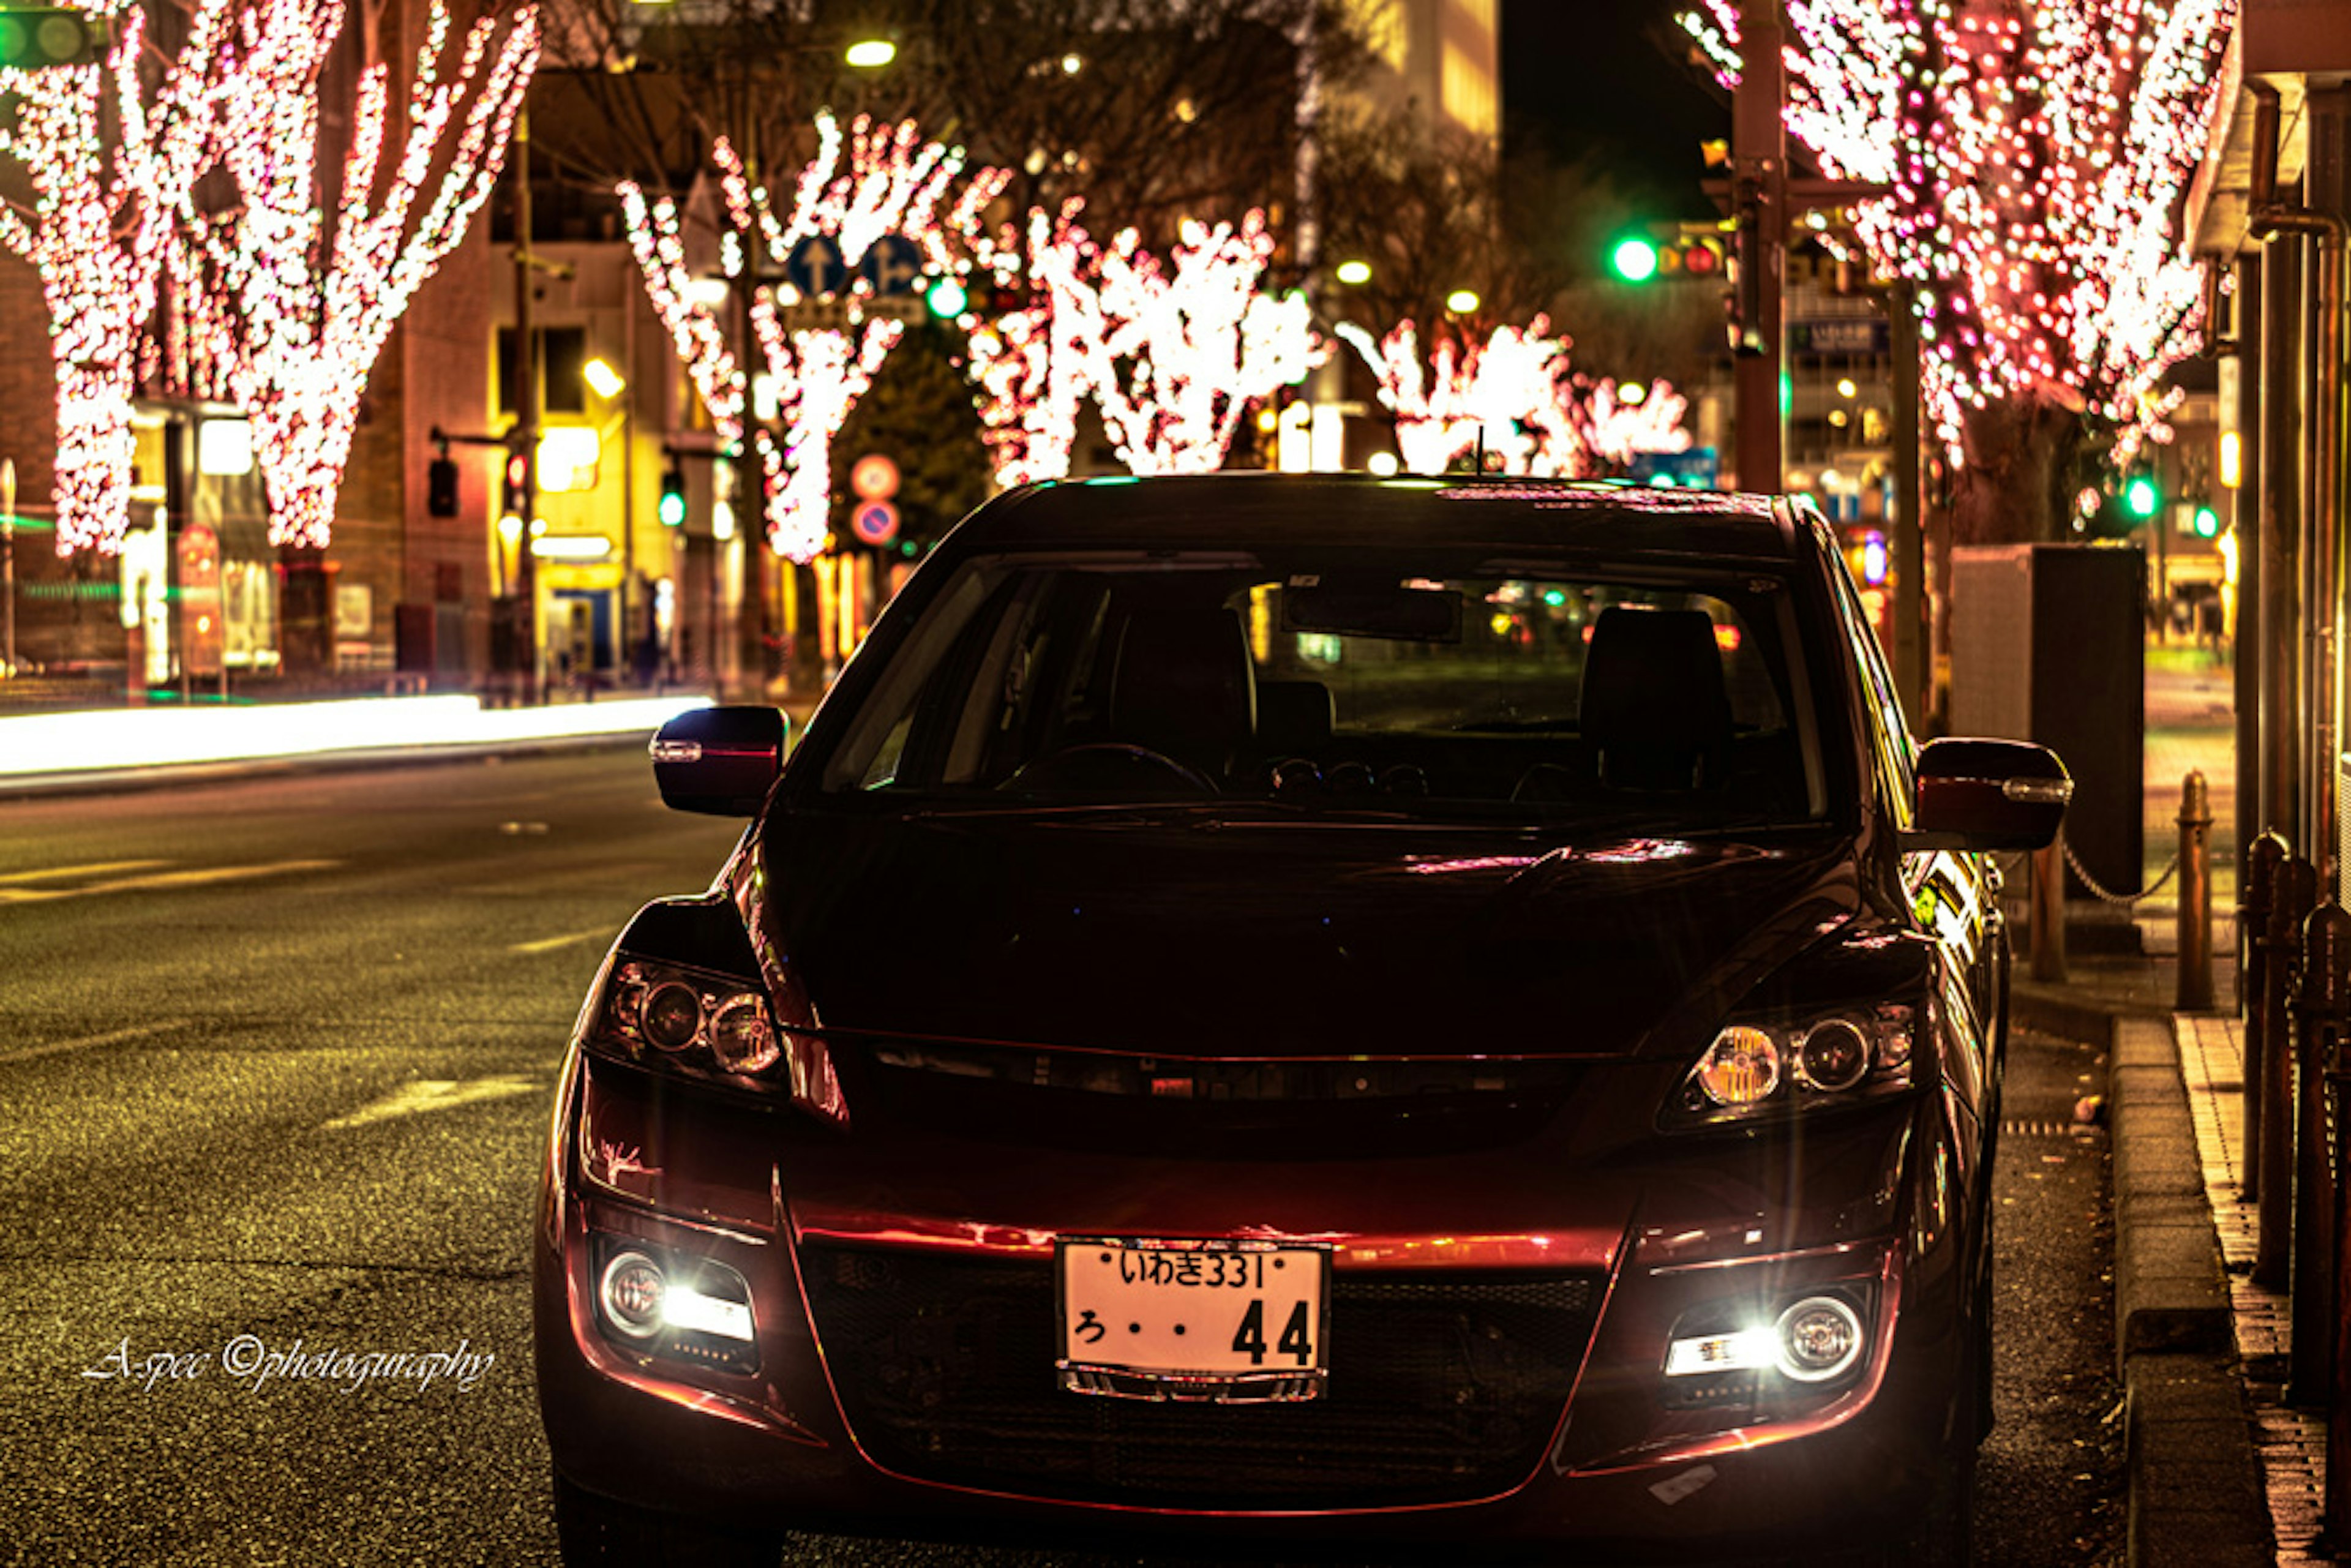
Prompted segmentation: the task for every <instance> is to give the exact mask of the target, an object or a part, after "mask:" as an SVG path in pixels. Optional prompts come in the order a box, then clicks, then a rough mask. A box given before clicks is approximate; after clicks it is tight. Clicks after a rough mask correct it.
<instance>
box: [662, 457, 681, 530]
mask: <svg viewBox="0 0 2351 1568" xmlns="http://www.w3.org/2000/svg"><path fill="white" fill-rule="evenodd" d="M658 509H659V512H660V516H661V520H662V527H664V528H684V527H685V475H684V473H683V472H681V471H680V470H678V469H676V468H674V467H673V468H667V469H664V470H663V472H662V487H661V506H660V507H659V508H658Z"/></svg>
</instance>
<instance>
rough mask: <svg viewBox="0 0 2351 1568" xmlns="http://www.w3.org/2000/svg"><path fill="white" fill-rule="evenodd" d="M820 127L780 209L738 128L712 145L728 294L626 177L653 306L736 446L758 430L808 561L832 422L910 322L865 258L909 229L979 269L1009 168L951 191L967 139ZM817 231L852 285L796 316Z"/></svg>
mask: <svg viewBox="0 0 2351 1568" xmlns="http://www.w3.org/2000/svg"><path fill="white" fill-rule="evenodd" d="M816 129H817V138H818V147H817V154H816V156H815V158H813V159H812V160H810V162H809V163H808V164H807V165H806V166H805V167H804V168H803V169H802V170H801V171H800V173H799V177H798V179H797V181H796V182H795V183H794V188H793V194H792V204H791V208H790V210H789V214H782V215H778V213H777V212H776V210H775V206H774V204H773V203H772V201H771V200H770V198H769V195H768V189H767V187H766V186H764V185H762V184H760V183H758V180H757V178H756V176H755V175H754V173H753V172H752V171H751V170H750V169H748V168H747V166H746V165H745V164H744V162H743V160H742V159H741V157H740V156H739V155H738V154H737V152H736V150H735V147H734V145H733V144H732V143H731V142H730V141H726V139H725V138H720V139H719V140H718V141H716V143H715V144H714V145H713V148H712V154H713V159H714V161H715V162H716V164H717V165H718V171H719V179H720V187H721V189H722V190H723V192H724V193H725V195H726V214H727V219H728V224H729V226H728V228H727V229H726V232H725V233H724V234H723V235H721V236H720V243H719V246H718V254H719V262H720V267H721V269H722V271H723V272H724V275H725V277H726V280H727V282H728V284H729V285H730V288H729V290H728V298H726V300H724V301H713V300H710V299H708V298H705V297H704V296H702V295H701V294H700V292H699V291H698V290H696V289H695V287H694V283H695V279H694V276H693V272H692V270H691V268H690V267H689V258H688V256H687V250H686V245H685V239H684V226H683V219H682V217H681V214H680V212H679V207H678V204H677V202H676V201H675V199H674V198H673V197H670V196H665V195H664V196H659V197H654V198H651V199H648V198H647V196H646V194H645V193H644V191H643V188H642V187H641V186H639V185H638V184H636V183H634V182H623V183H622V184H621V185H620V187H619V189H620V193H621V201H622V212H623V214H624V215H625V217H626V220H627V223H628V230H629V244H630V246H631V248H632V250H633V251H634V252H635V255H636V258H637V264H638V267H639V269H640V270H641V271H642V272H643V275H644V279H645V292H646V295H647V297H648V298H650V299H651V300H652V301H653V310H654V312H655V313H656V314H657V315H659V316H660V317H661V319H662V322H663V324H664V326H666V327H667V328H668V329H669V332H670V337H671V339H672V340H673V341H674V343H675V344H676V346H677V350H678V356H679V358H680V360H681V361H684V365H685V368H686V371H687V373H688V375H689V376H690V377H691V378H692V380H693V382H694V385H695V391H696V392H698V393H699V394H700V395H701V398H702V401H703V404H704V406H705V407H706V408H707V409H708V410H709V411H710V416H711V423H712V424H713V425H714V426H715V427H716V430H717V432H718V436H719V439H720V440H721V441H722V442H724V443H725V444H726V446H727V448H728V449H729V450H730V451H731V452H734V453H737V454H738V455H739V454H741V453H742V452H743V451H744V450H745V448H746V446H748V447H749V448H750V449H751V450H752V451H753V453H755V454H756V463H757V466H756V469H755V471H756V472H757V473H758V474H759V476H760V479H761V489H762V494H763V500H764V506H763V508H762V510H763V513H764V516H765V517H766V521H767V531H768V540H769V542H770V543H771V544H772V545H773V546H774V548H775V549H776V550H777V552H778V553H779V554H782V555H786V556H789V557H790V558H792V559H795V560H807V559H810V558H811V557H813V556H815V555H816V554H817V552H818V551H820V549H823V548H824V542H825V535H826V533H827V531H828V524H829V521H830V518H829V512H830V506H829V500H830V488H831V481H830V479H829V475H830V472H831V443H832V437H833V434H834V433H835V432H836V431H838V430H839V429H840V428H841V421H842V420H843V419H845V418H846V417H847V416H848V413H849V411H850V409H851V408H852V406H854V404H855V403H856V402H857V399H858V398H859V397H860V396H862V394H863V393H864V392H865V390H866V388H867V386H868V385H870V384H871V382H872V377H873V372H874V371H876V370H877V369H878V368H879V367H880V365H881V363H882V361H883V359H884V358H885V357H886V356H887V355H888V353H889V351H890V349H891V347H892V346H893V344H895V343H896V342H897V340H898V337H899V334H900V332H901V331H902V330H903V328H902V326H901V325H900V323H899V322H897V321H896V320H894V319H890V318H888V317H886V316H883V315H882V314H880V313H878V312H877V311H876V310H875V309H874V308H873V307H874V302H875V298H876V296H875V289H874V286H873V283H872V279H871V278H869V277H866V276H865V275H864V271H863V268H862V263H863V262H864V261H865V259H866V257H867V256H868V255H869V254H871V253H872V252H874V250H875V247H876V246H877V245H879V244H880V243H881V242H883V240H884V239H885V237H886V236H888V235H901V236H903V237H904V238H905V239H906V240H908V241H911V242H912V243H913V245H914V247H915V250H916V252H917V253H918V254H919V256H920V257H921V263H922V266H923V267H924V269H925V272H926V273H939V274H962V273H967V272H968V271H969V270H970V267H971V258H970V248H969V247H970V242H971V240H972V238H973V236H974V235H977V234H978V232H979V227H980V215H979V214H980V213H981V211H982V210H983V209H984V208H985V207H986V206H987V204H988V203H989V202H990V201H992V200H993V199H994V198H995V195H996V193H997V192H998V191H999V190H1000V189H1002V187H1003V183H1004V179H1005V175H1004V172H1003V171H1001V170H996V169H982V170H979V171H977V172H974V173H972V174H971V175H970V177H969V178H968V179H967V180H965V181H964V183H963V188H962V190H961V191H960V192H959V193H956V195H955V197H954V199H953V201H952V203H950V202H949V191H950V188H951V187H952V186H954V185H955V183H956V181H957V180H959V179H963V177H964V173H965V168H964V163H965V160H964V155H963V152H961V150H960V149H956V148H950V147H947V146H945V145H943V144H941V143H939V142H936V141H925V140H924V139H923V138H922V136H921V133H920V132H919V131H917V130H916V129H915V127H914V125H913V124H912V123H904V124H899V125H894V126H876V125H874V124H873V123H872V121H871V120H866V119H863V118H860V119H859V120H856V121H855V122H854V123H853V124H852V126H851V127H850V129H849V133H848V135H847V136H846V138H844V136H843V135H842V132H841V126H840V124H839V123H838V122H837V121H836V120H834V118H833V117H832V116H831V114H829V113H828V114H820V115H819V116H818V118H817V121H816ZM844 146H846V149H847V153H848V157H847V162H846V165H845V166H844V164H843V162H842V152H843V149H844ZM942 206H945V207H946V211H944V212H942V211H941V208H942ZM804 241H818V242H822V243H823V244H825V245H826V246H828V251H827V255H828V258H829V260H830V261H831V263H832V264H834V265H837V266H838V267H840V268H841V269H842V270H843V273H844V275H845V276H846V277H848V278H850V279H852V281H851V282H849V284H848V285H847V287H846V288H845V290H844V291H843V293H842V296H841V302H840V313H841V324H839V325H830V324H826V325H812V326H807V327H795V326H792V325H790V324H789V313H790V312H791V311H792V310H793V309H794V308H796V307H798V306H799V305H800V303H801V301H800V299H799V296H798V294H797V291H796V290H794V289H792V288H791V287H790V286H789V284H779V283H778V282H776V281H774V277H775V276H776V275H778V274H780V272H781V271H782V270H783V269H784V267H786V265H787V263H788V262H789V261H790V259H791V257H792V256H793V255H794V253H795V251H796V250H797V249H799V246H801V244H802V242H804ZM755 258H756V259H757V260H758V266H756V267H755V266H754V265H753V263H754V260H755ZM744 289H747V290H748V299H747V305H738V304H737V298H739V296H738V293H737V291H738V290H744ZM730 308H739V309H742V310H743V311H744V314H745V316H746V318H747V322H748V326H749V334H748V336H749V340H750V344H751V346H752V347H753V348H754V349H755V350H756V359H755V362H756V363H757V364H758V373H759V375H761V376H763V377H766V378H768V379H769V384H770V385H771V386H772V387H773V388H774V389H775V394H776V416H777V425H778V428H776V429H770V428H768V424H767V423H766V422H765V421H763V420H760V419H758V418H757V417H755V413H756V411H755V410H754V409H753V408H752V407H751V401H752V397H751V394H752V392H753V391H754V390H755V389H754V386H753V384H752V381H751V378H750V377H749V376H747V374H746V373H745V371H744V368H743V360H744V356H743V354H742V352H741V350H739V348H738V346H737V344H738V340H739V339H740V337H741V336H742V334H741V333H740V332H739V330H736V331H730V329H729V325H728V320H727V318H726V316H725V315H724V314H722V313H723V312H726V311H727V310H729V309H730ZM747 438H748V439H747Z"/></svg>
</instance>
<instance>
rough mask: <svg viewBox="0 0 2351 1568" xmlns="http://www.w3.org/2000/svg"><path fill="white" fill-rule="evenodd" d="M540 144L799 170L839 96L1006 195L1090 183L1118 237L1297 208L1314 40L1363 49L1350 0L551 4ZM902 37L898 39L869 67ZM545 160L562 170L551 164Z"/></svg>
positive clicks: (1337, 70) (568, 158) (611, 177)
mask: <svg viewBox="0 0 2351 1568" xmlns="http://www.w3.org/2000/svg"><path fill="white" fill-rule="evenodd" d="M551 6H552V9H553V11H554V18H553V21H552V24H551V26H550V28H549V32H550V37H551V39H552V40H553V42H552V43H551V44H550V47H549V57H548V61H547V65H546V67H545V68H542V70H541V73H540V76H539V78H538V86H537V87H536V88H535V89H533V91H534V97H533V113H534V124H533V135H534V141H535V142H536V143H537V145H538V149H539V152H540V155H541V156H542V157H543V158H548V159H551V160H553V161H554V162H557V163H559V165H560V166H561V167H562V168H563V169H564V171H565V172H567V174H568V175H569V176H570V177H572V178H576V179H579V180H581V181H584V182H588V183H603V184H605V185H609V184H611V183H612V182H614V181H616V180H619V179H622V178H633V179H636V180H639V181H641V182H644V183H649V184H650V185H652V186H653V187H654V188H657V189H666V190H669V191H672V192H677V193H683V192H684V190H685V189H686V188H687V186H688V185H689V184H690V183H692V182H693V181H694V180H695V178H696V177H697V176H698V175H699V174H700V173H701V172H703V171H704V170H705V168H706V167H707V162H708V157H707V155H708V149H709V145H710V142H711V141H712V140H713V139H715V138H716V137H718V136H720V135H725V136H726V137H728V138H729V139H730V140H732V141H734V142H735V144H736V145H737V147H738V148H739V149H741V150H742V152H744V154H745V156H746V157H747V159H748V160H749V161H750V162H752V163H753V165H754V167H755V168H757V169H759V170H762V171H765V172H767V173H768V175H769V176H770V177H771V178H774V179H777V180H778V181H784V180H788V179H789V177H790V175H791V174H792V173H793V172H796V171H797V170H798V168H799V163H800V162H801V160H802V159H804V158H805V157H806V156H807V155H808V153H809V152H810V148H811V146H812V144H813V136H812V133H811V132H810V130H809V126H810V121H811V120H812V119H813V117H814V115H815V113H816V111H817V110H819V109H820V108H826V107H829V108H831V109H832V110H834V111H835V112H836V113H838V114H840V115H841V116H843V117H844V118H846V117H849V116H852V115H855V114H860V113H867V114H872V115H873V116H875V117H876V118H877V119H882V120H898V119H904V118H912V119H914V120H915V121H916V122H917V123H919V124H920V125H921V126H922V127H923V128H924V130H925V131H927V132H929V133H930V134H932V135H934V136H936V137H938V138H939V139H941V140H943V141H952V142H956V143H960V144H962V145H963V146H965V147H967V149H968V150H969V152H970V154H971V156H972V158H973V159H974V161H975V162H988V163H993V164H995V165H997V166H998V167H1001V168H1004V169H1008V170H1010V171H1011V172H1012V174H1013V178H1012V183H1011V184H1010V185H1009V186H1008V189H1007V192H1006V198H1007V200H1006V204H1005V207H1004V210H1005V211H1006V212H1008V213H1011V214H1017V213H1020V212H1025V211H1027V210H1028V209H1029V207H1030V206H1045V207H1048V208H1053V207H1058V206H1059V205H1060V204H1061V203H1062V202H1063V201H1065V200H1067V199H1069V198H1071V197H1073V196H1082V197H1083V198H1084V199H1085V201H1086V204H1087V207H1088V211H1089V214H1091V215H1092V226H1094V227H1095V228H1097V229H1099V230H1101V231H1102V233H1103V234H1104V235H1105V236H1107V235H1108V234H1109V233H1111V232H1113V231H1114V230H1115V229H1117V228H1123V227H1126V226H1129V225H1132V226H1135V227H1137V228H1139V229H1141V230H1142V231H1143V233H1144V237H1145V239H1146V242H1149V243H1152V244H1155V245H1164V244H1165V242H1166V241H1167V240H1168V239H1169V238H1171V237H1172V236H1173V234H1174V232H1175V225H1177V223H1178V222H1179V221H1180V220H1181V219H1183V218H1186V217H1197V218H1202V219H1207V220H1211V221H1214V220H1217V219H1228V218H1238V216H1239V215H1240V214H1241V213H1242V212H1243V211H1244V210H1246V209H1247V208H1248V207H1249V206H1252V205H1258V206H1266V207H1269V208H1270V209H1274V210H1275V212H1276V225H1275V226H1276V227H1277V229H1281V228H1283V227H1285V226H1286V223H1287V219H1288V216H1289V215H1290V212H1291V210H1292V209H1293V208H1294V206H1295V203H1296V197H1297V187H1298V173H1297V170H1298V137H1299V128H1298V105H1299V88H1300V82H1301V60H1302V58H1303V56H1302V54H1301V51H1304V50H1311V52H1312V57H1313V59H1314V61H1315V64H1316V68H1317V69H1318V71H1319V73H1320V75H1321V78H1322V80H1323V82H1324V83H1325V84H1326V85H1336V84H1341V83H1343V82H1344V81H1345V80H1347V79H1348V78H1350V77H1351V76H1352V75H1353V72H1354V71H1356V70H1357V69H1358V68H1360V65H1361V62H1362V60H1363V57H1364V55H1363V47H1362V46H1361V44H1360V43H1359V42H1358V41H1357V40H1356V39H1355V37H1354V36H1353V33H1352V32H1351V31H1350V30H1349V29H1348V27H1347V26H1345V25H1344V23H1343V10H1344V8H1343V6H1342V5H1339V4H1337V0H1189V3H1188V4H1186V5H1181V6H1177V5H1169V4H1168V3H1167V0H773V3H770V4H760V3H758V0H677V3H676V4H674V5H661V6H649V5H640V4H638V3H636V0H551ZM869 37H886V38H890V39H892V40H893V41H894V42H895V43H896V44H897V46H898V55H897V57H896V58H895V59H894V60H893V61H892V62H891V64H889V65H888V66H887V67H884V68H880V69H878V70H861V69H858V68H852V67H851V66H849V65H847V64H846V63H845V61H844V58H843V56H844V54H845V51H846V50H847V48H848V46H849V45H850V44H851V43H852V42H854V41H856V40H858V39H862V38H869ZM542 177H544V175H543V174H542Z"/></svg>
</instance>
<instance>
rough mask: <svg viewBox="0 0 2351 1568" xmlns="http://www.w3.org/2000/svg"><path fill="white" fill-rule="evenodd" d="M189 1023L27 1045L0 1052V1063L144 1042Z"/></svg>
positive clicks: (165, 1022)
mask: <svg viewBox="0 0 2351 1568" xmlns="http://www.w3.org/2000/svg"><path fill="white" fill-rule="evenodd" d="M190 1021H191V1020H190V1019H158V1020H157V1021H155V1022H154V1023H141V1024H132V1025H131V1027H130V1028H128V1029H113V1030H107V1031H106V1032H105V1033H104V1034H86V1035H84V1036H82V1037H81V1038H80V1039H79V1040H51V1041H49V1042H48V1043H47V1045H28V1046H26V1047H25V1049H23V1050H22V1051H0V1061H32V1060H33V1059H34V1058H35V1057H37V1056H55V1055H57V1052H59V1051H86V1050H89V1049H92V1048H94V1047H97V1046H101V1045H120V1044H121V1043H122V1042H123V1041H124V1040H145V1039H148V1038H149V1037H151V1036H153V1035H159V1034H169V1033H170V1032H171V1031H172V1030H175V1029H185V1028H187V1027H188V1024H189V1023H190Z"/></svg>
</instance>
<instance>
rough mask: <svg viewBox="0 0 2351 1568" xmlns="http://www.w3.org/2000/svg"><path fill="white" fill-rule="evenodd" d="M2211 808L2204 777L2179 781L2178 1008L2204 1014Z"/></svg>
mask: <svg viewBox="0 0 2351 1568" xmlns="http://www.w3.org/2000/svg"><path fill="white" fill-rule="evenodd" d="M2211 836H2212V812H2211V810H2210V806H2209V804H2208V802H2207V801H2206V800H2205V798H2204V775H2203V773H2202V772H2201V771H2191V772H2190V773H2189V775H2188V777H2187V778H2186V779H2182V780H2180V784H2179V984H2178V986H2177V988H2176V989H2175V992H2174V995H2173V998H2172V1008H2173V1010H2174V1011H2177V1012H2183V1013H2196V1012H2203V1011H2205V1010H2206V1009H2209V1008H2210V1007H2211V1005H2212V845H2211Z"/></svg>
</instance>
